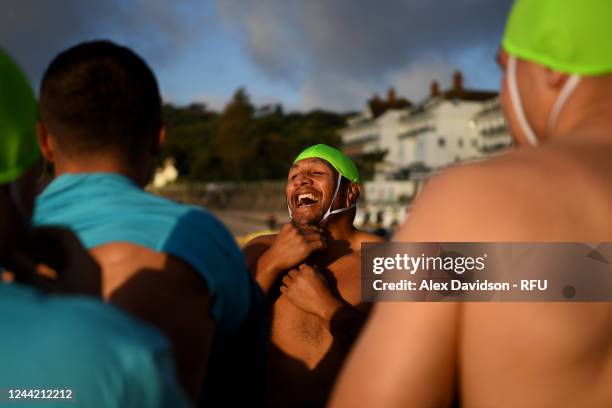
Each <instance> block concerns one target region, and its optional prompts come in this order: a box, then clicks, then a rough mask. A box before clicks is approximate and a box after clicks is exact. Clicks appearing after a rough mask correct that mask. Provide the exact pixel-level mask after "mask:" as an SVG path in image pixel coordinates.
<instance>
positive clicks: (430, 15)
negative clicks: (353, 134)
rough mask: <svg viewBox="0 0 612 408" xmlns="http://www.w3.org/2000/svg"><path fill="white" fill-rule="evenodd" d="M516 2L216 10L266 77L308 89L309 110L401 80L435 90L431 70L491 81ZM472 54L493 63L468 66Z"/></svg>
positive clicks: (415, 0) (286, 4) (232, 4)
mask: <svg viewBox="0 0 612 408" xmlns="http://www.w3.org/2000/svg"><path fill="white" fill-rule="evenodd" d="M511 2H512V0H497V1H491V0H437V1H433V0H412V1H409V0H386V1H379V2H371V1H354V0H333V1H328V0H260V1H257V2H252V3H249V6H248V7H245V6H244V2H243V1H241V0H217V8H218V9H219V12H220V14H221V15H222V16H223V18H224V21H225V22H226V24H228V26H231V27H234V29H235V30H237V31H239V32H241V33H242V35H243V37H242V38H243V42H244V46H245V49H246V51H247V52H248V53H249V55H250V56H251V58H252V60H253V61H254V62H255V63H256V64H257V66H258V67H259V68H260V69H261V71H262V72H263V73H265V74H266V75H268V76H270V77H273V78H275V79H282V80H286V81H292V82H294V83H296V84H297V83H299V84H300V85H301V89H302V102H303V105H305V106H310V105H313V104H315V103H321V104H323V106H328V107H334V106H340V105H343V106H345V107H353V108H355V107H356V100H355V98H361V100H360V101H359V103H362V102H363V96H364V95H363V94H364V92H365V89H364V88H366V87H368V88H369V93H372V92H373V91H375V90H377V89H376V88H377V87H386V86H388V85H390V84H391V83H392V82H393V81H394V80H395V81H397V82H398V84H400V87H404V88H405V89H406V90H408V91H412V90H415V89H418V88H422V87H423V86H425V87H428V86H429V85H428V83H427V84H425V85H421V84H420V83H417V82H416V81H417V80H418V78H419V75H420V76H421V77H424V76H425V75H424V74H425V73H426V70H427V69H428V68H427V67H429V68H433V69H434V72H437V73H439V74H440V75H442V74H447V73H448V72H451V71H452V70H453V69H454V66H460V67H462V68H467V70H469V71H471V70H472V69H473V70H474V71H479V73H478V74H477V76H478V77H484V78H485V79H487V80H488V81H489V82H490V79H491V78H492V77H494V74H493V73H492V72H493V71H494V70H495V69H496V68H495V66H494V64H493V59H492V54H493V52H494V50H495V48H496V47H497V44H498V43H499V40H500V38H501V34H502V32H503V27H504V22H505V19H506V15H507V13H508V10H509V8H510V5H511ZM473 50H486V51H487V52H489V51H490V52H491V56H490V57H486V58H485V57H482V55H484V54H482V52H480V53H479V52H476V54H478V58H476V59H473V60H471V61H470V60H466V59H465V57H464V54H465V53H466V52H468V53H469V52H474V51H473ZM481 54H482V55H481ZM489 58H490V59H489ZM482 63H485V66H486V67H487V68H485V70H484V73H483V72H482V69H481V68H479V66H478V65H479V64H482ZM444 64H446V65H448V67H444ZM409 73H413V74H415V78H414V79H409V78H408V74H409ZM417 74H418V75H417ZM467 74H468V76H469V74H470V72H467ZM476 79H477V78H476ZM485 82H487V81H485ZM407 96H408V97H410V98H414V96H411V95H407Z"/></svg>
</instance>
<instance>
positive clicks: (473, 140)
mask: <svg viewBox="0 0 612 408" xmlns="http://www.w3.org/2000/svg"><path fill="white" fill-rule="evenodd" d="M472 146H474V147H478V139H472Z"/></svg>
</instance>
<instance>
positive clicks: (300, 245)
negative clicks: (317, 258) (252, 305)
mask: <svg viewBox="0 0 612 408" xmlns="http://www.w3.org/2000/svg"><path fill="white" fill-rule="evenodd" d="M322 233H323V231H321V229H319V228H317V227H314V226H307V225H306V226H300V227H297V226H295V225H294V224H292V223H287V224H285V225H283V227H282V228H281V230H280V232H279V233H278V235H277V236H276V238H275V239H274V240H272V239H270V238H269V236H266V237H265V238H263V237H262V238H255V239H253V240H252V241H251V242H249V243H248V244H247V245H245V247H244V248H243V250H242V251H243V253H244V255H245V258H246V260H247V266H248V267H249V270H250V271H251V273H252V274H253V276H254V277H255V280H256V281H257V283H258V284H259V286H260V287H261V289H262V291H263V292H264V294H266V295H267V294H268V293H269V292H270V290H271V289H272V287H273V286H274V284H275V283H276V280H277V279H278V278H279V276H280V275H281V273H282V272H284V271H286V270H288V269H291V268H293V267H296V266H297V265H299V264H300V263H301V262H302V261H304V260H305V259H306V258H308V256H309V255H310V254H311V253H312V252H314V251H319V250H323V249H325V248H326V243H325V239H324V238H323V234H322Z"/></svg>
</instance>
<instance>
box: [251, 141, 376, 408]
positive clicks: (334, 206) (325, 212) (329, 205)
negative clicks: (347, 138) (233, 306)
mask: <svg viewBox="0 0 612 408" xmlns="http://www.w3.org/2000/svg"><path fill="white" fill-rule="evenodd" d="M358 181H359V174H358V172H357V168H356V167H355V165H354V164H353V162H352V161H351V160H350V159H349V158H348V157H346V156H345V155H344V154H343V153H342V152H340V151H339V150H336V149H334V148H331V147H329V146H326V145H315V146H311V147H309V148H307V149H306V150H304V151H303V152H302V153H301V154H300V155H299V156H298V157H297V159H296V160H295V161H294V163H293V166H292V167H291V169H290V170H289V177H288V181H287V188H286V194H287V203H288V209H289V214H290V217H291V220H292V221H291V222H290V223H287V224H285V225H283V227H282V228H281V231H280V232H279V233H278V234H277V235H267V236H261V237H258V238H255V239H254V240H252V241H251V242H249V243H248V244H247V245H246V246H245V248H244V253H245V255H246V257H247V264H248V265H249V268H250V269H251V271H252V272H253V274H254V276H255V278H256V280H257V282H258V283H259V284H260V286H261V288H262V289H263V291H264V293H266V294H267V295H268V298H269V301H270V303H271V304H272V306H271V311H270V313H271V319H272V320H271V331H272V333H271V342H272V352H271V357H270V361H269V372H270V376H269V384H268V404H269V405H270V406H322V405H323V404H324V402H325V400H326V398H327V395H328V393H329V390H330V387H331V385H332V384H333V381H334V378H335V376H336V373H337V370H338V369H339V367H340V365H341V364H342V361H343V360H344V357H345V355H346V352H347V351H348V349H349V347H350V346H351V344H352V341H353V339H354V338H355V337H356V335H357V333H358V332H359V330H360V328H361V326H362V324H363V322H364V320H365V316H366V314H367V312H368V307H367V306H366V305H364V304H360V273H359V271H360V256H359V252H358V251H359V250H360V248H361V243H362V242H371V241H381V240H382V239H381V238H380V237H377V236H374V235H371V234H367V233H364V232H362V231H359V230H357V229H355V227H354V226H353V220H354V218H355V205H356V202H357V199H358V198H359V186H358V185H357V182H358ZM279 286H280V288H279Z"/></svg>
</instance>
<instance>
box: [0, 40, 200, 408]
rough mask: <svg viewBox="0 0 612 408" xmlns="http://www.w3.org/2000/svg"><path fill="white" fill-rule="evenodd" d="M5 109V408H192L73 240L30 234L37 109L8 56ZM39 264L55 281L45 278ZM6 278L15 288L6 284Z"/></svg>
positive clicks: (163, 347)
mask: <svg viewBox="0 0 612 408" xmlns="http://www.w3.org/2000/svg"><path fill="white" fill-rule="evenodd" d="M0 106H1V107H2V108H1V109H0V220H1V221H0V275H3V276H2V279H0V325H1V326H2V335H1V336H0V362H1V369H0V384H1V387H2V388H3V390H2V405H3V406H10V405H13V404H15V405H16V406H17V405H18V406H25V405H27V404H28V401H29V400H27V399H26V398H27V397H28V395H30V394H29V393H30V392H31V393H32V395H33V394H34V392H36V393H37V394H36V395H38V397H39V398H38V399H36V401H38V402H42V401H45V400H43V399H42V398H44V397H47V398H53V397H54V396H55V398H56V399H53V400H51V399H47V400H46V402H50V401H53V402H52V403H51V405H53V406H74V407H92V408H97V407H100V408H102V407H104V408H106V407H111V408H119V407H125V408H128V407H136V406H146V407H152V408H164V407H187V406H188V403H187V398H186V395H185V394H184V392H183V391H182V389H181V387H180V386H179V384H178V382H177V380H176V374H175V371H174V366H173V361H172V352H171V348H170V345H169V344H168V342H167V341H166V339H164V338H163V336H162V335H161V334H160V333H159V332H157V331H156V330H154V329H153V328H151V327H149V326H148V325H143V324H142V323H140V322H139V321H138V320H137V319H134V318H131V317H129V316H127V315H126V314H124V313H122V312H120V311H119V310H117V309H115V308H113V307H110V306H108V305H105V304H104V303H102V302H101V301H100V299H99V297H100V293H101V282H100V278H101V276H100V268H99V266H98V265H97V264H96V262H95V261H94V260H93V258H91V256H90V255H89V254H88V253H87V251H86V250H85V248H83V247H82V245H81V244H80V243H79V241H78V239H77V238H76V237H75V236H74V234H72V233H71V232H70V231H68V230H65V229H61V228H37V229H34V230H31V229H29V222H30V217H31V215H32V207H33V205H34V196H35V193H36V190H37V180H38V179H39V177H40V173H41V171H42V166H41V165H40V164H41V160H40V151H39V149H38V146H37V143H36V118H37V106H36V101H35V99H34V92H32V89H31V88H30V86H29V84H28V82H27V80H26V78H25V76H24V75H23V73H22V72H21V71H20V70H19V69H18V68H17V66H16V65H15V63H14V62H13V61H12V60H11V59H10V58H9V57H8V56H7V55H6V54H4V53H3V52H2V51H1V50H0ZM39 264H45V265H47V266H48V267H50V268H52V269H53V272H54V276H45V275H41V274H39V273H38V272H37V270H36V266H37V265H39ZM7 270H10V271H11V273H12V278H11V279H12V280H14V282H13V283H5V282H3V281H4V280H5V279H4V275H7ZM45 292H47V293H45ZM36 388H40V389H38V390H36ZM49 389H51V391H49ZM29 402H30V405H29V406H32V405H38V403H36V404H32V401H31V400H30V401H29ZM42 405H46V404H44V403H43V404H42Z"/></svg>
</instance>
